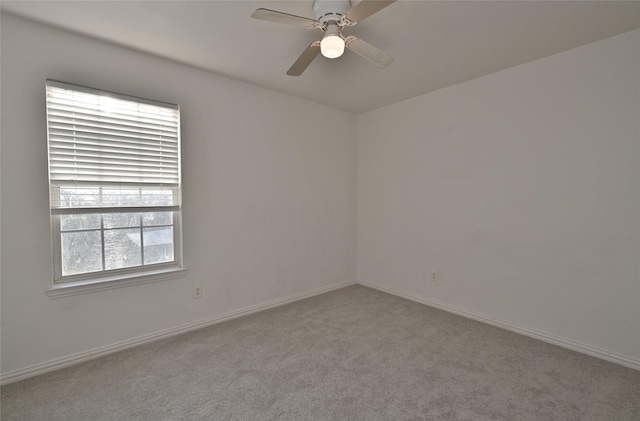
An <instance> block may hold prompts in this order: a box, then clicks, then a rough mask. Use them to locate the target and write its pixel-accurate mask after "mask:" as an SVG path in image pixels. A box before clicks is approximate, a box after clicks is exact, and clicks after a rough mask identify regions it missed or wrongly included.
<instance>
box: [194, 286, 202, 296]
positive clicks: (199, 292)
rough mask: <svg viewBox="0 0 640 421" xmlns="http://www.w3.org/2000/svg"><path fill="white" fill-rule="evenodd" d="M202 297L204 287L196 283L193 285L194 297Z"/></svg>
mask: <svg viewBox="0 0 640 421" xmlns="http://www.w3.org/2000/svg"><path fill="white" fill-rule="evenodd" d="M200 297H202V287H201V286H200V285H196V286H194V287H193V298H200Z"/></svg>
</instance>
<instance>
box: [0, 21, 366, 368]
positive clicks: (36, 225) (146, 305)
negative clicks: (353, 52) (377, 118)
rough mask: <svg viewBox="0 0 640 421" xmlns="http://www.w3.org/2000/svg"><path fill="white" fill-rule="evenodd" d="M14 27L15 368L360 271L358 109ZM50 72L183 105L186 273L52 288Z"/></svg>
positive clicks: (7, 342) (6, 59) (10, 233)
mask: <svg viewBox="0 0 640 421" xmlns="http://www.w3.org/2000/svg"><path fill="white" fill-rule="evenodd" d="M1 30H2V33H1V39H2V57H1V58H2V62H1V63H2V73H1V78H2V86H1V88H2V132H1V134H2V144H1V154H2V165H1V169H2V174H1V175H2V213H1V217H2V227H1V235H2V238H1V240H2V268H1V276H2V303H1V304H2V373H3V374H7V373H9V374H11V373H13V374H15V373H20V372H24V371H25V370H27V371H28V370H29V369H30V368H33V367H43V366H44V367H45V368H46V366H47V364H48V363H49V362H52V361H53V362H55V361H58V362H59V361H64V360H65V358H67V357H73V356H74V355H78V354H81V353H83V352H86V351H89V350H93V349H98V348H100V349H102V348H103V347H108V346H110V345H111V344H117V343H120V342H121V341H125V342H126V341H131V340H132V338H138V337H141V336H143V335H148V334H152V333H154V332H158V331H163V330H165V329H171V328H175V327H180V326H185V325H188V324H192V323H195V322H198V321H202V320H207V319H210V318H215V317H216V315H223V314H227V313H229V312H233V311H236V310H239V309H244V308H247V307H250V306H256V305H259V304H262V303H267V302H271V301H273V300H277V299H281V298H285V297H290V296H293V295H296V294H301V293H304V292H308V291H314V290H318V289H322V288H325V287H327V288H328V287H330V286H331V285H334V284H337V283H341V282H345V281H350V280H351V281H353V280H354V278H355V249H356V247H355V238H356V234H355V227H356V225H355V216H356V193H355V191H356V189H355V171H356V169H355V165H354V162H355V160H356V156H355V153H356V148H355V119H354V117H353V115H350V114H347V113H344V112H341V111H336V110H333V109H330V108H327V107H324V106H320V105H317V104H313V103H310V102H307V101H303V100H300V99H296V98H293V97H289V96H285V95H281V94H278V93H275V92H271V91H268V90H264V89H261V88H258V87H255V86H251V85H248V84H244V83H240V82H237V81H234V80H230V79H227V78H223V77H218V76H215V75H212V74H209V73H206V72H202V71H199V70H195V69H193V68H189V67H186V66H182V65H179V64H176V63H173V62H169V61H166V60H162V59H159V58H155V57H151V56H148V55H144V54H141V53H137V52H134V51H130V50H127V49H124V48H120V47H116V46H113V45H109V44H105V43H101V42H98V41H94V40H90V39H87V38H84V37H80V36H77V35H73V34H70V33H66V32H63V31H59V30H55V29H52V28H48V27H45V26H41V25H37V24H34V23H30V22H28V21H24V20H21V19H18V18H15V17H11V16H5V15H3V16H2V25H1ZM212 54H215V52H214V51H212ZM47 78H51V79H58V80H62V81H66V82H70V83H76V84H82V85H87V86H91V87H96V88H101V89H106V90H111V91H115V92H122V93H127V94H131V95H137V96H140V97H147V98H151V99H157V100H163V101H168V102H175V103H178V104H180V105H181V109H182V142H183V182H184V190H183V204H184V212H183V221H184V256H185V259H184V261H185V265H186V267H187V268H188V270H189V272H188V274H187V276H186V277H185V278H182V279H176V280H167V281H162V282H158V283H151V284H144V285H138V286H134V287H127V288H120V289H113V290H108V291H102V292H95V293H91V294H87V295H81V296H72V297H66V298H61V299H55V300H54V299H50V298H49V297H47V295H45V289H47V288H49V287H50V286H51V284H52V267H51V247H50V230H49V214H48V187H47V147H46V118H45V104H44V103H45V96H44V86H45V85H44V84H45V79H47ZM318 121H325V122H327V123H329V124H328V125H329V126H331V127H333V128H334V129H335V130H334V134H333V135H332V136H326V135H325V134H324V133H321V132H319V131H318V130H316V129H317V127H318V123H317V122H318ZM195 284H201V285H202V291H203V297H202V298H200V299H196V300H194V299H193V298H192V287H193V285H195Z"/></svg>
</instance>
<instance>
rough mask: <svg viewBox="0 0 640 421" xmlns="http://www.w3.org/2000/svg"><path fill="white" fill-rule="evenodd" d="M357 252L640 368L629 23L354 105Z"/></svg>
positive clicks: (400, 285) (474, 312)
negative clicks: (609, 33)
mask: <svg viewBox="0 0 640 421" xmlns="http://www.w3.org/2000/svg"><path fill="white" fill-rule="evenodd" d="M357 265H358V269H357V278H358V282H361V283H369V284H372V285H376V286H378V287H382V288H385V289H387V290H388V291H392V292H395V293H398V294H403V295H405V296H409V297H411V298H414V299H416V300H419V301H423V302H430V303H433V304H436V305H439V306H441V307H444V308H448V309H450V310H454V311H458V312H460V313H465V314H467V315H471V316H474V317H478V318H480V319H483V320H485V321H494V322H496V323H498V324H500V323H502V322H505V323H506V324H507V325H509V326H510V327H512V328H516V329H519V330H520V331H523V332H529V333H534V334H535V335H537V336H539V337H546V338H547V339H552V340H554V341H556V342H560V343H561V342H563V341H564V344H565V345H570V346H573V347H574V348H576V349H581V350H583V351H590V352H592V353H595V354H597V355H600V356H604V357H607V356H610V357H613V359H618V360H623V361H625V360H626V362H627V363H629V364H630V365H635V366H636V367H640V304H639V303H640V31H634V32H630V33H626V34H623V35H620V36H617V37H614V38H610V39H607V40H603V41H600V42H596V43H593V44H590V45H587V46H584V47H580V48H577V49H575V50H571V51H568V52H565V53H561V54H558V55H554V56H551V57H547V58H544V59H541V60H538V61H535V62H531V63H528V64H524V65H521V66H518V67H515V68H511V69H508V70H505V71H501V72H498V73H495V74H492V75H489V76H486V77H483V78H480V79H476V80H473V81H469V82H466V83H462V84H459V85H456V86H453V87H450V88H446V89H442V90H440V91H437V92H434V93H431V94H427V95H424V96H420V97H417V98H414V99H411V100H408V101H405V102H402V103H398V104H394V105H391V106H388V107H385V108H382V109H378V110H374V111H371V112H368V113H366V114H363V115H360V116H358V253H357ZM432 271H438V272H439V275H440V278H439V282H437V283H434V282H431V281H430V276H431V272H432Z"/></svg>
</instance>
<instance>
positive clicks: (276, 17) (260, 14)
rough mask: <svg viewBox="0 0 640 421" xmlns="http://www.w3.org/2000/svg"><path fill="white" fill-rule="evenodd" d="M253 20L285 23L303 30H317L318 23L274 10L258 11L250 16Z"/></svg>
mask: <svg viewBox="0 0 640 421" xmlns="http://www.w3.org/2000/svg"><path fill="white" fill-rule="evenodd" d="M251 17H252V18H254V19H261V20H268V21H271V22H278V23H287V24H290V25H298V26H304V27H305V28H317V27H318V22H317V21H315V20H313V19H309V18H304V17H302V16H296V15H290V14H288V13H282V12H278V11H276V10H269V9H262V8H260V9H258V10H256V11H255V12H253V13H252V14H251Z"/></svg>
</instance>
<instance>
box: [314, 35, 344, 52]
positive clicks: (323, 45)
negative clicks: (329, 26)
mask: <svg viewBox="0 0 640 421" xmlns="http://www.w3.org/2000/svg"><path fill="white" fill-rule="evenodd" d="M320 51H321V52H322V55H323V56H325V57H326V58H338V57H340V56H341V55H342V54H343V53H344V40H343V39H342V38H340V36H339V35H334V34H327V35H326V36H325V37H324V38H322V41H320Z"/></svg>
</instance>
